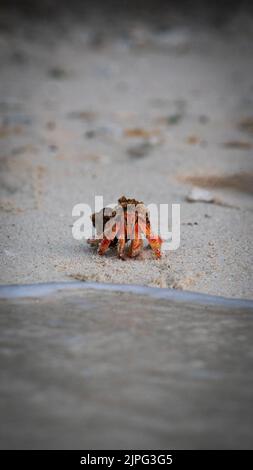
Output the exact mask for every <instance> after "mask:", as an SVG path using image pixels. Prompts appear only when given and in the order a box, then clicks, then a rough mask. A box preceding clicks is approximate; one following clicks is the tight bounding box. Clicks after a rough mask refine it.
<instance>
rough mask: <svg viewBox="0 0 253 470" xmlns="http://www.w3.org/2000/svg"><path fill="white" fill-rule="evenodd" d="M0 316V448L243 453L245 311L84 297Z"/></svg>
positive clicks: (247, 365)
mask: <svg viewBox="0 0 253 470" xmlns="http://www.w3.org/2000/svg"><path fill="white" fill-rule="evenodd" d="M0 312H1V314H0V331H1V333H0V371H1V372H0V375H1V380H0V398H1V399H0V410H1V411H0V412H1V426H0V447H1V448H5V449H6V448H8V449H13V448H14V449H17V448H19V449H20V448H21V449H26V448H27V449H38V448H39V449H56V448H57V449H80V448H83V449H98V448H99V449H110V448H114V449H115V448H116V449H122V448H124V449H131V448H134V449H148V448H152V449H161V448H166V449H178V448H185V449H196V448H197V449H207V448H212V449H234V448H236V449H243V448H244V449H245V448H252V446H253V437H252V436H253V424H252V423H253V415H252V410H253V401H252V386H253V376H252V370H253V358H252V343H253V337H252V331H253V330H252V322H253V316H252V306H251V307H249V308H243V309H240V307H239V306H238V307H236V308H233V309H231V308H229V307H227V306H224V305H223V306H222V305H221V304H220V305H213V306H211V305H203V304H197V303H196V302H194V301H192V302H191V301H189V300H188V301H187V302H186V303H184V302H182V301H181V302H177V301H173V300H172V299H171V300H170V301H168V300H166V299H159V298H152V297H147V296H146V295H145V296H143V295H136V294H130V293H127V292H125V293H123V292H121V293H120V292H105V291H103V292H100V294H99V295H98V292H97V291H96V290H87V289H86V290H76V291H75V290H72V291H69V290H65V291H62V292H58V293H55V294H52V293H51V295H48V296H46V297H41V296H39V295H38V296H37V297H34V298H19V299H12V300H11V299H6V300H1V301H0Z"/></svg>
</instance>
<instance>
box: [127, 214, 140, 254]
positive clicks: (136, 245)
mask: <svg viewBox="0 0 253 470" xmlns="http://www.w3.org/2000/svg"><path fill="white" fill-rule="evenodd" d="M134 234H135V237H134V240H132V241H131V244H130V249H129V253H128V256H130V258H135V257H136V256H138V255H139V253H140V251H141V249H142V247H143V240H142V238H139V230H138V223H137V222H136V224H135V227H134Z"/></svg>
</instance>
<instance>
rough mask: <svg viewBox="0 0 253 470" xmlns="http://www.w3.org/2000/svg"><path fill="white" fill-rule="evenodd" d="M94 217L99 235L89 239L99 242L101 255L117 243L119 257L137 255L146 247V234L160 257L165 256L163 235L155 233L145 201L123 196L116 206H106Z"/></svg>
mask: <svg viewBox="0 0 253 470" xmlns="http://www.w3.org/2000/svg"><path fill="white" fill-rule="evenodd" d="M91 220H92V223H93V226H94V227H95V229H96V232H97V237H96V238H92V239H89V240H88V243H89V244H90V245H92V246H98V254H99V255H104V253H105V252H106V251H107V250H108V248H109V247H110V246H116V247H117V251H118V256H119V258H121V259H125V258H126V256H129V257H130V258H134V257H136V256H138V255H139V254H140V252H141V251H142V249H143V237H145V238H146V239H147V241H148V243H149V245H150V247H151V249H152V250H153V252H154V254H155V256H156V258H160V257H161V245H162V239H161V238H160V237H159V236H158V235H154V234H153V233H152V231H151V225H150V218H149V211H148V209H147V207H145V205H144V204H143V202H141V201H137V200H136V199H130V198H126V197H125V196H122V197H121V198H119V199H118V205H117V206H116V207H114V208H113V209H109V208H108V207H104V208H103V209H102V210H101V211H100V212H97V213H94V214H92V216H91ZM128 242H130V245H129V248H128V250H127V249H126V244H127V243H128Z"/></svg>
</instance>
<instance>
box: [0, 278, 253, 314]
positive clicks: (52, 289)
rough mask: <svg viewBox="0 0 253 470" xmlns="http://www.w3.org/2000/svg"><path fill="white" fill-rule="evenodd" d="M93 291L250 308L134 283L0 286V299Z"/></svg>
mask: <svg viewBox="0 0 253 470" xmlns="http://www.w3.org/2000/svg"><path fill="white" fill-rule="evenodd" d="M74 289H80V290H96V291H108V292H122V293H124V292H126V293H132V294H136V295H144V296H145V295H146V296H150V297H153V298H157V299H163V300H168V301H171V302H181V303H191V304H200V305H209V306H212V305H213V306H221V307H222V306H223V307H227V308H232V309H233V308H237V309H238V308H241V309H244V308H246V309H252V313H253V300H247V299H236V298H235V299H234V298H226V297H219V296H214V295H209V294H201V293H198V292H190V291H180V290H177V289H161V288H159V287H148V286H141V285H135V284H109V283H108V284H107V283H99V282H82V281H66V282H48V283H36V284H15V285H0V299H19V298H26V297H30V298H31V297H32V298H33V297H34V298H36V297H44V296H48V295H52V294H55V293H57V292H59V291H61V290H63V291H66V290H74Z"/></svg>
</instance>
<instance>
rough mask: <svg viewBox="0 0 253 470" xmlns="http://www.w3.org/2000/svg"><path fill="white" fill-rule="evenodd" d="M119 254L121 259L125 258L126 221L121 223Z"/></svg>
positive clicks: (118, 235)
mask: <svg viewBox="0 0 253 470" xmlns="http://www.w3.org/2000/svg"><path fill="white" fill-rule="evenodd" d="M117 237H118V239H119V240H118V256H119V258H121V259H123V260H124V259H125V244H126V239H125V223H124V221H123V223H121V224H120V226H119V230H118V234H117Z"/></svg>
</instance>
